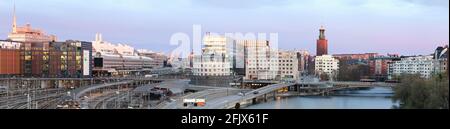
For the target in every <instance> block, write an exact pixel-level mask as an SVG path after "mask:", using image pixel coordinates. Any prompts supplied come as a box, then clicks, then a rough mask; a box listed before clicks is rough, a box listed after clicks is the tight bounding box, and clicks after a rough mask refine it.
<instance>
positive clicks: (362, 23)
mask: <svg viewBox="0 0 450 129" xmlns="http://www.w3.org/2000/svg"><path fill="white" fill-rule="evenodd" d="M236 2H237V1H234V0H232V1H228V2H223V1H221V2H219V1H214V2H213V1H198V0H186V1H179V0H176V2H173V3H170V2H163V1H140V0H135V1H132V2H128V1H122V0H117V2H116V3H111V2H109V1H103V0H100V1H92V2H91V1H90V2H86V1H84V2H81V1H77V0H71V1H55V0H46V1H38V0H27V1H24V0H16V6H17V10H16V12H17V21H18V25H19V26H22V25H25V24H26V23H31V24H32V25H33V26H35V27H37V28H39V29H43V30H45V31H46V32H47V33H50V34H55V35H57V36H58V37H59V39H60V40H67V39H76V40H84V41H93V40H94V34H95V33H97V32H99V33H103V34H104V35H105V36H104V39H105V40H106V41H110V42H114V43H127V44H129V45H131V46H133V47H136V48H144V49H149V50H155V51H164V52H169V51H170V50H173V49H174V48H176V46H170V44H169V40H170V36H172V34H174V33H177V32H183V33H187V34H191V35H192V25H193V24H200V25H202V26H203V28H202V29H203V32H208V31H210V32H218V33H227V32H244V33H246V32H262V33H272V32H274V33H279V38H280V39H279V43H280V48H281V49H292V48H297V49H304V50H308V51H310V52H311V53H315V47H316V45H315V44H316V39H317V38H318V29H319V27H320V26H321V25H324V26H325V27H326V28H327V39H328V40H329V49H330V54H339V53H365V52H378V53H381V54H386V53H399V54H402V55H420V54H430V53H432V52H431V51H429V50H431V49H433V48H434V47H436V46H441V45H445V44H448V39H449V37H448V35H449V29H448V28H449V26H448V1H446V0H399V1H395V2H393V1H387V0H376V1H371V0H366V1H360V0H358V1H355V0H340V1H323V0H318V1H315V2H311V1H309V2H306V1H300V2H299V1H291V0H285V1H270V0H262V1H254V0H247V1H245V2H240V3H239V4H236ZM33 3H36V4H33ZM237 5H239V6H237ZM42 7H44V9H42ZM45 7H49V8H48V9H47V8H45ZM0 8H2V10H1V12H0V17H2V18H1V19H0V21H1V23H2V24H0V35H1V37H2V39H6V37H7V34H8V33H9V32H11V25H12V24H11V23H12V12H13V11H12V10H13V1H12V0H8V1H0ZM112 8H114V9H112ZM359 9H364V10H359ZM61 10H63V11H61ZM261 10H265V12H260V11H261ZM354 11H359V12H354ZM444 11H445V12H444ZM349 12H352V15H350V14H346V13H349ZM86 13H88V14H89V15H86ZM113 14H114V15H113ZM63 15H67V16H63ZM353 17H358V18H353ZM304 18H307V19H306V20H305V19H304ZM49 19H50V20H49ZM243 21H245V22H243ZM68 30H70V31H68ZM387 45H389V46H392V47H389V48H388V49H387V47H386V46H387ZM154 46H157V47H154ZM419 48H420V49H419Z"/></svg>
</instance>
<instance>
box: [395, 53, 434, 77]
mask: <svg viewBox="0 0 450 129" xmlns="http://www.w3.org/2000/svg"><path fill="white" fill-rule="evenodd" d="M437 63H438V62H436V60H434V59H433V56H411V57H402V58H401V60H399V61H394V62H392V63H390V64H389V79H393V78H394V77H395V76H398V75H401V74H420V76H421V77H423V78H430V77H431V76H432V75H433V74H434V73H436V65H437Z"/></svg>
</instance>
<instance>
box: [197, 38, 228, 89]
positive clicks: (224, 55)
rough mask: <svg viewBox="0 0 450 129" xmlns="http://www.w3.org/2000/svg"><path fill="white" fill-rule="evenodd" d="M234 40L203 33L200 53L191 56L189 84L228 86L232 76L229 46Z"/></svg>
mask: <svg viewBox="0 0 450 129" xmlns="http://www.w3.org/2000/svg"><path fill="white" fill-rule="evenodd" d="M234 42H235V41H234V40H233V39H231V38H228V37H225V36H219V35H210V34H209V33H208V34H207V35H205V37H204V38H203V44H204V46H203V48H202V53H201V54H200V55H194V56H193V62H192V65H193V68H192V76H191V81H190V84H194V85H204V86H217V87H229V86H230V83H232V82H233V76H234V73H233V71H232V68H233V56H232V49H230V47H229V46H230V45H231V44H233V43H234Z"/></svg>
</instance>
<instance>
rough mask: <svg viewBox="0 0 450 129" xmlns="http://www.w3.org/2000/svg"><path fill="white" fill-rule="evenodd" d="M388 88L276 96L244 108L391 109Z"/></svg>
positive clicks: (390, 90) (393, 104)
mask: <svg viewBox="0 0 450 129" xmlns="http://www.w3.org/2000/svg"><path fill="white" fill-rule="evenodd" d="M392 96H393V91H392V89H390V88H381V87H376V88H370V89H362V90H353V91H339V92H336V93H335V94H333V95H331V96H310V97H298V96H297V97H277V99H276V100H275V101H268V102H265V103H258V104H255V105H251V106H248V107H246V109H391V108H392V107H393V106H395V105H398V104H397V103H394V102H392V100H391V97H392Z"/></svg>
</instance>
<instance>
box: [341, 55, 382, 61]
mask: <svg viewBox="0 0 450 129" xmlns="http://www.w3.org/2000/svg"><path fill="white" fill-rule="evenodd" d="M333 57H334V58H336V59H339V60H341V61H342V60H359V61H364V62H367V61H369V60H370V59H372V58H375V57H378V53H364V54H333Z"/></svg>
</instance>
